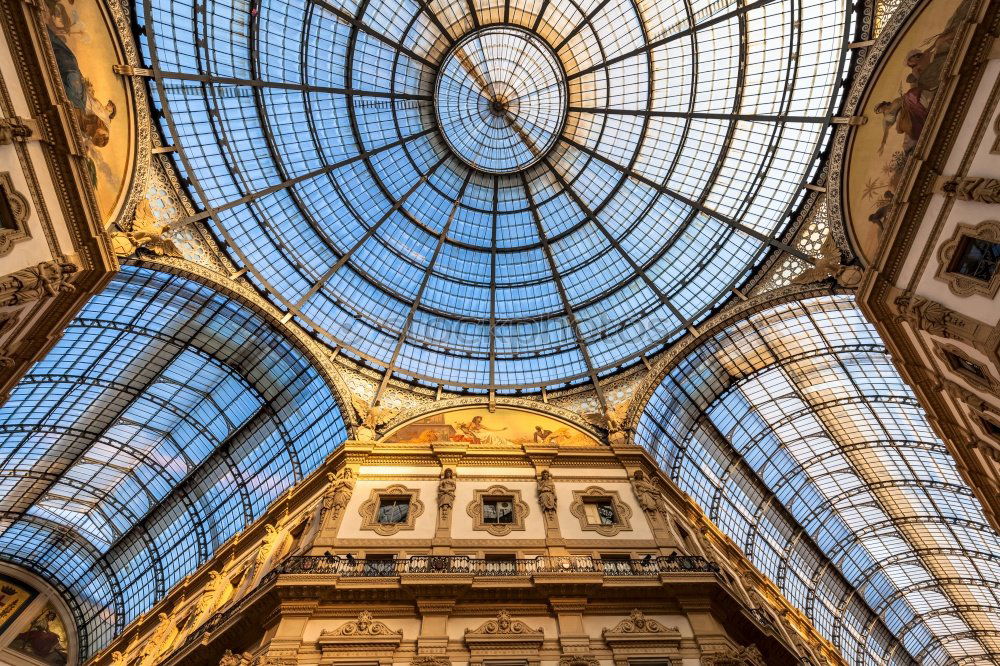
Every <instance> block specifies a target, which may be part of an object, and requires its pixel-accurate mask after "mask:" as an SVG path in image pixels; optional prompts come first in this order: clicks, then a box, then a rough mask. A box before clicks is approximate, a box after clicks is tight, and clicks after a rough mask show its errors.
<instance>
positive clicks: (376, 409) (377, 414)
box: [351, 396, 396, 442]
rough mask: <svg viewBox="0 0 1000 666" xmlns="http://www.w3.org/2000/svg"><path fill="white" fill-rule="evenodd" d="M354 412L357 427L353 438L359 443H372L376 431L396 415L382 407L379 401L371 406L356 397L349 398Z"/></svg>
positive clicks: (393, 411) (392, 410)
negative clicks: (357, 423)
mask: <svg viewBox="0 0 1000 666" xmlns="http://www.w3.org/2000/svg"><path fill="white" fill-rule="evenodd" d="M351 402H352V403H353V405H354V411H355V412H356V413H357V415H358V422H359V425H358V427H357V428H355V431H354V438H355V439H356V440H357V441H359V442H374V441H375V439H376V437H377V436H378V429H379V428H381V427H382V426H384V425H385V424H387V423H388V422H389V421H391V420H392V418H393V417H394V416H395V415H396V410H395V409H386V408H384V407H382V404H381V402H380V401H379V400H376V401H375V402H373V403H372V404H371V405H369V404H368V403H367V402H366V401H364V400H362V399H361V398H359V397H357V396H351Z"/></svg>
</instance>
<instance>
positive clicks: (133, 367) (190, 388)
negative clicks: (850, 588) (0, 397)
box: [0, 266, 346, 658]
mask: <svg viewBox="0 0 1000 666" xmlns="http://www.w3.org/2000/svg"><path fill="white" fill-rule="evenodd" d="M0 432H2V437H0V453H2V456H3V457H2V464H0V470H2V473H0V507H2V515H0V558H3V559H6V560H8V561H13V562H16V563H18V564H21V565H22V566H25V567H27V568H29V569H32V570H34V571H36V572H37V573H38V574H40V575H42V576H43V577H45V578H46V579H47V580H49V581H51V582H52V583H53V584H55V585H57V586H58V587H59V588H60V589H61V591H62V592H63V594H64V596H65V597H66V599H67V601H69V602H70V603H71V606H72V608H73V611H74V614H75V616H76V621H77V625H78V629H79V635H80V642H81V656H82V657H83V658H86V657H87V656H88V655H89V654H92V653H93V652H94V651H95V650H97V649H99V648H101V647H103V646H104V645H105V644H107V643H108V642H109V641H110V640H111V639H112V638H113V637H114V636H116V635H117V634H118V633H119V632H120V631H121V630H122V629H123V628H124V627H125V625H126V624H127V623H128V622H130V621H131V620H133V619H135V618H136V617H137V616H138V615H139V614H140V613H142V612H145V611H146V610H148V609H149V608H150V607H151V606H152V605H153V604H154V603H155V602H156V601H158V600H159V599H160V598H162V597H163V596H164V594H165V592H166V591H167V590H168V589H169V588H170V587H171V586H172V585H173V584H174V583H177V582H178V581H179V580H180V579H181V578H183V577H184V575H185V574H187V573H189V572H191V571H192V570H193V569H194V568H195V567H197V566H198V565H199V564H201V563H202V562H204V561H205V560H206V559H207V558H208V557H209V556H210V555H211V553H212V552H214V550H215V549H216V548H217V547H218V546H219V545H220V544H222V543H223V542H224V541H225V540H226V539H228V538H229V537H230V536H232V535H233V534H235V533H236V532H238V531H240V530H241V529H242V528H243V527H244V526H246V525H247V524H248V523H249V522H251V521H252V520H254V519H256V518H257V517H258V516H259V515H260V514H261V513H262V512H263V510H264V508H265V507H266V506H267V504H268V503H269V502H270V501H271V500H273V499H274V498H275V497H277V496H278V495H279V494H280V493H281V492H283V491H284V490H285V489H287V488H288V487H290V486H291V485H293V484H294V483H295V482H296V481H298V480H299V479H301V478H303V476H304V475H305V474H307V473H309V472H310V471H312V470H313V469H314V468H315V467H317V466H318V465H319V463H320V462H322V460H323V458H324V457H325V456H326V455H327V454H328V453H329V452H330V451H331V450H333V448H334V447H336V446H339V445H340V444H341V443H342V442H343V441H344V439H346V431H345V428H344V424H343V421H342V419H341V417H340V414H339V411H338V409H337V406H336V403H335V402H334V398H333V395H332V394H331V392H330V389H329V388H328V385H327V384H326V382H325V381H324V380H323V378H322V377H320V376H319V374H318V373H317V372H316V370H315V369H314V368H313V367H312V366H311V365H310V363H309V361H308V359H307V358H306V357H304V356H303V355H302V354H301V353H299V352H298V351H297V350H296V349H295V348H294V347H293V346H292V345H291V344H290V343H289V342H288V341H287V340H286V339H285V338H284V337H283V336H282V335H281V334H280V333H278V332H277V331H275V330H274V329H271V328H269V327H268V325H267V323H266V322H265V321H264V320H263V319H262V318H261V317H260V316H259V315H257V314H255V313H254V312H252V311H250V310H249V309H247V308H246V307H244V306H242V305H240V304H238V303H235V302H233V301H230V300H228V299H226V298H225V297H223V296H221V295H220V294H218V293H216V292H214V291H213V290H211V289H208V288H206V287H204V286H201V285H199V284H197V283H195V282H192V281H190V280H187V279H184V278H180V277H175V276H171V275H167V274H163V273H157V272H153V271H150V270H145V269H139V268H131V267H127V266H126V267H124V268H123V269H122V272H121V273H119V274H118V275H116V276H115V278H114V279H113V281H112V282H111V284H110V286H109V287H107V288H106V289H105V290H104V291H103V292H102V293H101V294H100V295H98V296H97V297H95V298H94V299H93V300H91V301H90V302H89V303H88V304H87V305H86V307H85V308H84V309H83V311H82V312H81V313H80V315H79V316H78V317H77V318H76V319H75V320H74V321H73V322H72V324H70V326H69V327H68V328H67V329H66V332H65V335H64V336H63V338H62V339H61V340H60V341H59V342H58V344H57V345H56V346H55V347H54V348H53V350H52V351H51V352H49V353H48V355H46V357H45V358H44V359H43V360H42V361H40V362H39V363H37V364H36V365H35V366H34V367H33V368H32V370H31V372H30V373H29V374H28V375H27V376H26V377H25V378H24V379H23V380H22V381H21V382H20V383H19V384H18V385H17V387H16V388H15V389H14V391H13V392H12V394H11V396H10V398H9V399H8V400H7V402H6V403H5V404H4V405H3V406H2V407H0Z"/></svg>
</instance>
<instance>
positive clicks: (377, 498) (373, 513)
mask: <svg viewBox="0 0 1000 666" xmlns="http://www.w3.org/2000/svg"><path fill="white" fill-rule="evenodd" d="M389 497H407V498H408V499H409V503H410V508H409V510H408V511H407V512H406V520H405V521H403V522H401V523H380V522H379V521H378V509H379V505H380V504H381V503H382V500H383V499H385V498H389ZM423 512H424V503H423V502H421V501H420V491H419V490H412V489H410V488H407V487H406V486H404V485H402V484H398V483H397V484H394V485H391V486H389V487H387V488H375V489H373V490H372V492H371V495H370V496H369V498H368V499H367V500H365V501H364V502H362V503H361V506H360V507H358V513H360V514H361V529H363V530H371V531H372V532H375V533H376V534H380V535H382V536H392V535H393V534H395V533H396V532H400V531H403V530H412V529H414V526H415V524H416V521H417V518H418V517H419V516H420V515H421V514H422V513H423Z"/></svg>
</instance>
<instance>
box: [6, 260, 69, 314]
mask: <svg viewBox="0 0 1000 666" xmlns="http://www.w3.org/2000/svg"><path fill="white" fill-rule="evenodd" d="M77 270H78V269H77V267H76V264H71V263H58V262H55V261H43V262H41V263H39V264H36V265H35V266H31V267H29V268H22V269H21V270H19V271H14V272H13V273H11V274H10V275H6V276H4V277H2V278H0V306H9V305H21V304H22V303H29V302H31V301H37V300H39V299H42V298H49V297H52V296H57V295H59V294H60V293H68V292H72V291H73V290H74V287H73V285H72V284H70V282H69V280H70V276H71V275H72V274H73V273H75V272H76V271H77Z"/></svg>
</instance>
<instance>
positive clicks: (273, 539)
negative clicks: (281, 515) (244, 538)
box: [254, 525, 281, 567]
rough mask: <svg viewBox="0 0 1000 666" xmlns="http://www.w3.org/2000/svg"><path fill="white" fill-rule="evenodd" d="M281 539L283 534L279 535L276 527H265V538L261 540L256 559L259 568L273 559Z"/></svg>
mask: <svg viewBox="0 0 1000 666" xmlns="http://www.w3.org/2000/svg"><path fill="white" fill-rule="evenodd" d="M279 539H281V534H279V533H278V530H277V529H276V528H275V527H274V525H265V526H264V538H263V539H261V541H260V548H258V549H257V555H256V557H255V558H254V561H255V562H256V563H257V566H258V567H259V566H260V565H262V564H264V562H266V561H267V559H268V558H269V557H271V555H272V554H273V553H274V551H275V550H276V548H277V546H278V541H279Z"/></svg>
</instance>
